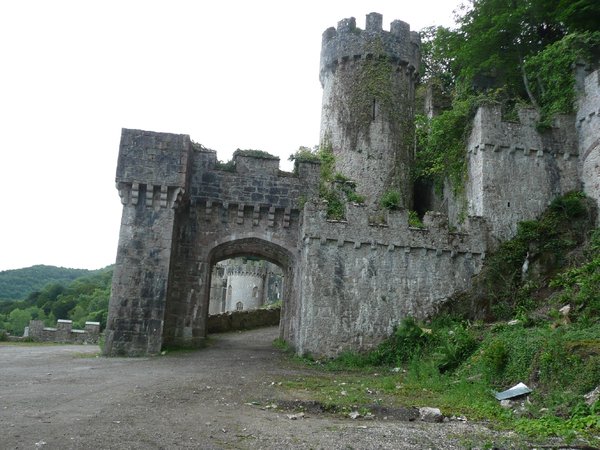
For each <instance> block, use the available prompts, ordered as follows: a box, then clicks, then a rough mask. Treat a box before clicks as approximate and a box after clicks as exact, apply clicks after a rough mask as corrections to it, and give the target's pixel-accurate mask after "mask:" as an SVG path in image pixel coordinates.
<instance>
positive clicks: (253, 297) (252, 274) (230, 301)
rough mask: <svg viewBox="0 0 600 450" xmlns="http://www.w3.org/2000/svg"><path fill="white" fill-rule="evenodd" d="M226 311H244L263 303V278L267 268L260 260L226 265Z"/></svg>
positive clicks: (258, 306)
mask: <svg viewBox="0 0 600 450" xmlns="http://www.w3.org/2000/svg"><path fill="white" fill-rule="evenodd" d="M225 274H226V275H227V291H226V300H225V302H226V306H225V310H226V311H244V310H247V309H256V308H260V307H261V306H262V305H263V304H264V303H265V298H264V294H265V278H266V276H267V269H266V268H265V266H264V264H262V263H261V262H252V261H248V262H246V263H243V264H241V265H233V266H228V267H227V268H226V269H225Z"/></svg>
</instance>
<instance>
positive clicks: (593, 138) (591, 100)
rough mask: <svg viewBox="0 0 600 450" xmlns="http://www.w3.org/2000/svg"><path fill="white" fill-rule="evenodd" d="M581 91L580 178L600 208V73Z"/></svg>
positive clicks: (578, 112)
mask: <svg viewBox="0 0 600 450" xmlns="http://www.w3.org/2000/svg"><path fill="white" fill-rule="evenodd" d="M581 87H582V92H581V94H580V97H579V103H578V109H577V116H576V120H577V122H576V126H577V137H578V147H579V155H580V157H579V174H580V177H581V182H582V184H583V190H584V191H585V193H586V194H587V195H588V196H589V197H591V198H593V199H595V200H596V202H597V203H598V205H600V70H596V71H594V72H592V73H590V74H588V75H587V76H585V78H584V79H583V83H582V86H581ZM598 223H600V208H598Z"/></svg>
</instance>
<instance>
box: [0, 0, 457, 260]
mask: <svg viewBox="0 0 600 450" xmlns="http://www.w3.org/2000/svg"><path fill="white" fill-rule="evenodd" d="M458 3H460V2H459V0H420V1H416V2H415V1H407V0H395V1H391V0H387V1H365V0H321V1H313V0H304V1H301V2H300V1H293V2H292V1H283V0H280V1H266V0H247V1H242V0H239V1H236V0H230V1H227V0H213V1H201V0H196V1H177V0H169V1H149V0H144V1H127V0H120V1H113V0H104V1H84V0H76V1H65V0H53V1H47V0H33V1H28V0H6V1H3V2H1V4H0V42H1V44H0V131H1V133H0V136H1V137H0V139H1V140H0V145H1V148H0V189H1V191H0V195H1V197H0V198H1V199H2V200H3V201H2V203H3V206H2V209H1V210H0V211H1V213H0V271H2V270H7V269H16V268H21V267H28V266H31V265H35V264H50V265H56V266H63V267H75V268H87V269H97V268H101V267H104V266H106V265H109V264H112V263H114V260H115V256H116V249H117V242H118V234H119V224H120V220H121V203H120V201H119V196H118V193H117V191H116V189H115V187H114V178H115V169H116V162H117V154H118V148H119V139H120V134H121V128H138V129H145V130H152V131H163V132H171V133H184V134H189V135H190V136H191V138H192V140H194V141H196V142H199V143H201V144H203V145H205V146H206V147H209V148H212V149H215V150H217V152H218V153H217V154H218V158H219V159H220V160H223V161H225V160H228V159H230V157H231V154H232V153H233V151H235V149H237V148H242V149H249V148H251V149H260V150H265V151H267V152H269V153H272V154H275V155H278V156H279V157H280V158H281V166H282V168H283V169H284V170H289V168H290V166H289V162H288V161H287V158H288V157H289V155H290V154H291V153H293V152H294V151H295V150H297V149H298V147H299V146H301V145H304V146H309V147H312V146H314V145H316V144H317V143H318V138H319V121H320V112H321V111H320V108H321V86H320V84H319V78H318V70H319V52H320V48H321V34H322V32H323V31H324V30H325V29H326V28H328V27H330V26H336V25H337V22H338V21H339V20H341V19H343V18H346V17H356V19H357V25H358V26H359V27H360V28H364V22H365V15H366V14H367V13H369V12H373V11H375V12H379V13H381V14H383V23H384V29H388V30H389V24H390V22H392V21H393V20H396V19H400V20H404V21H405V22H408V23H410V25H411V29H412V30H417V31H418V30H419V29H421V28H423V27H424V26H428V25H434V24H435V25H445V26H452V25H453V13H452V11H453V10H454V9H455V8H456V6H457V5H458Z"/></svg>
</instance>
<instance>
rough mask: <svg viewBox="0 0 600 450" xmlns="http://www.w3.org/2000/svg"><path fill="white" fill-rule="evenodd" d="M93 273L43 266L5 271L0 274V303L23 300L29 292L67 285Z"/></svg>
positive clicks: (91, 271)
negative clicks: (54, 285)
mask: <svg viewBox="0 0 600 450" xmlns="http://www.w3.org/2000/svg"><path fill="white" fill-rule="evenodd" d="M94 272H96V271H94V270H87V269H67V268H64V267H56V266H45V265H37V266H32V267H26V268H24V269H14V270H5V271H2V272H0V301H3V300H23V299H24V298H26V297H27V296H28V295H29V294H30V293H31V292H34V291H37V290H40V289H42V288H43V287H44V286H45V285H47V284H48V283H61V284H68V283H70V282H71V281H73V280H74V279H75V278H78V277H81V276H84V275H91V274H93V273H94Z"/></svg>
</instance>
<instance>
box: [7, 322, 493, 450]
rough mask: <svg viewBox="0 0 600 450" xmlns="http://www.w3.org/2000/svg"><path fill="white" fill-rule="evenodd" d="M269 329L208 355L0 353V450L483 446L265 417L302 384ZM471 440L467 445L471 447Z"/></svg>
mask: <svg viewBox="0 0 600 450" xmlns="http://www.w3.org/2000/svg"><path fill="white" fill-rule="evenodd" d="M276 336H277V329H276V328H265V329H260V330H254V331H248V332H243V333H228V334H222V335H215V336H213V339H212V344H211V345H210V346H209V347H208V348H206V349H203V350H199V351H194V352H182V353H174V354H170V355H166V356H162V357H155V358H132V359H127V358H98V357H94V356H93V354H94V353H97V352H98V348H97V347H95V346H31V347H25V346H9V345H0V449H2V450H4V449H17V448H18V449H36V448H44V449H172V448H202V449H213V448H214V449H221V448H224V449H238V448H239V449H250V448H251V449H261V448H264V449H285V448H311V449H338V448H340V449H351V448H352V449H371V448H389V449H426V448H440V449H453V448H465V447H466V446H467V444H465V442H467V441H469V442H473V441H475V442H480V443H481V444H480V445H483V444H484V443H485V442H490V441H489V436H490V434H489V432H488V431H487V430H486V429H484V428H483V427H480V426H477V425H475V424H470V423H444V424H427V423H424V422H401V421H383V420H375V421H360V420H351V419H344V418H337V417H334V416H331V415H328V414H307V416H306V417H305V418H302V419H298V420H291V419H290V418H289V415H290V412H289V411H281V410H278V409H277V410H274V409H261V407H260V406H256V405H252V404H251V403H252V402H258V403H260V404H261V405H265V404H266V403H265V402H267V400H290V399H288V398H286V397H285V396H286V395H287V394H286V393H285V392H284V391H283V390H282V389H281V388H278V387H277V385H276V384H275V385H274V384H272V383H273V381H276V380H281V379H285V378H286V377H292V376H295V375H298V374H299V373H300V372H301V370H302V369H298V367H295V366H294V365H292V364H291V363H289V362H288V361H287V360H286V358H285V356H284V355H282V353H281V352H280V351H278V350H275V349H274V348H273V347H272V345H271V342H272V341H273V339H274V338H275V337H276ZM466 440H467V441H466Z"/></svg>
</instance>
